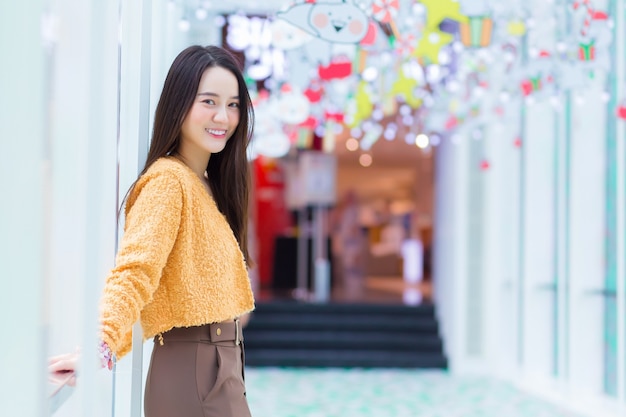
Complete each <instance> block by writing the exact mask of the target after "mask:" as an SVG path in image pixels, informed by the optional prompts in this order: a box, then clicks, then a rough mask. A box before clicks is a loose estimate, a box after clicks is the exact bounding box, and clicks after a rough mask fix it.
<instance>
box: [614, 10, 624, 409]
mask: <svg viewBox="0 0 626 417" xmlns="http://www.w3.org/2000/svg"><path fill="white" fill-rule="evenodd" d="M616 2H617V4H616V6H617V7H616V16H615V24H616V31H615V34H616V36H615V42H616V47H615V50H616V51H617V53H616V54H615V67H614V68H613V70H614V71H615V74H617V80H616V85H615V91H614V92H613V94H617V98H618V100H620V99H622V100H623V99H626V78H625V77H624V73H625V72H626V60H625V57H626V41H625V40H626V15H625V14H626V7H625V6H626V5H625V3H626V2H625V1H624V0H616ZM624 123H625V122H624V121H623V120H622V121H618V123H617V132H616V136H617V190H618V191H617V205H616V211H617V233H616V235H617V272H616V273H617V335H618V339H617V352H618V354H617V369H618V372H617V395H618V399H619V401H620V402H621V403H622V405H623V406H624V407H625V408H626V125H625V124H624Z"/></svg>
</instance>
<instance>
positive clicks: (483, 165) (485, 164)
mask: <svg viewBox="0 0 626 417" xmlns="http://www.w3.org/2000/svg"><path fill="white" fill-rule="evenodd" d="M490 167H491V164H490V163H489V161H487V160H486V159H483V160H482V161H481V162H480V170H481V171H487V170H488V169H489V168H490Z"/></svg>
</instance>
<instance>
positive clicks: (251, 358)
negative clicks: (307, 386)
mask: <svg viewBox="0 0 626 417" xmlns="http://www.w3.org/2000/svg"><path fill="white" fill-rule="evenodd" d="M447 365H448V364H447V361H446V359H445V357H444V356H443V355H441V354H435V353H432V354H431V353H427V354H426V353H422V354H416V353H402V352H388V351H365V352H349V351H343V352H342V351H330V350H329V351H319V350H281V349H272V350H263V349H262V350H254V351H248V350H246V366H248V367H256V366H263V367H267V366H276V367H311V368H319V367H323V368H332V367H341V368H351V367H359V368H421V369H429V368H430V369H446V368H447Z"/></svg>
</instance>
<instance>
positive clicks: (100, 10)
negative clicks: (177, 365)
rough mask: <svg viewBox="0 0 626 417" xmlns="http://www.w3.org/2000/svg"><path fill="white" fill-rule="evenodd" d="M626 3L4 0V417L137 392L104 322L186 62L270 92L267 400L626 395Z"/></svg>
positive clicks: (131, 363)
mask: <svg viewBox="0 0 626 417" xmlns="http://www.w3.org/2000/svg"><path fill="white" fill-rule="evenodd" d="M625 7H626V1H625V0H510V1H507V2H500V1H496V0H436V1H435V0H361V1H359V0H345V1H341V0H317V1H315V0H306V1H304V0H303V1H289V0H271V1H270V0H265V1H262V2H261V1H243V0H230V1H222V2H220V1H216V0H152V1H150V0H135V1H124V0H111V1H107V2H103V1H95V0H84V1H81V2H78V1H72V0H31V1H28V2H3V3H2V4H1V5H0V56H1V57H2V65H1V66H0V141H1V143H2V149H3V151H4V152H5V157H4V160H3V162H2V163H1V164H0V191H1V195H2V197H1V200H0V201H1V203H0V213H1V215H0V264H1V266H2V270H1V271H2V272H1V273H0V274H1V276H2V284H3V287H4V288H3V290H2V291H0V313H1V314H2V317H3V318H4V320H3V322H4V329H3V330H4V331H3V332H2V339H1V340H2V343H1V344H0V365H1V367H2V369H3V372H2V374H1V375H0V384H1V385H0V390H1V392H2V394H1V398H2V401H0V415H3V416H5V415H6V416H13V415H19V416H44V415H45V416H48V415H55V416H100V415H102V416H105V415H106V416H108V415H115V416H133V417H139V416H140V415H142V411H141V404H142V394H141V392H142V386H143V378H144V377H145V375H144V374H145V371H146V369H147V363H148V362H147V361H148V360H149V357H150V349H151V347H150V343H146V344H145V345H144V346H143V347H142V344H141V340H140V339H141V335H140V334H139V335H137V336H136V344H135V349H134V353H133V355H129V356H128V357H127V358H124V359H123V360H122V361H120V363H118V365H117V369H116V371H115V373H113V374H112V373H109V372H105V371H100V370H96V369H95V361H92V360H91V357H90V356H89V355H83V364H82V367H81V378H80V383H79V384H78V386H77V387H76V388H75V389H67V390H64V391H62V392H60V393H58V394H53V390H54V388H55V387H52V386H50V385H49V384H48V382H47V380H46V374H45V369H46V361H47V357H48V356H50V355H54V354H58V353H63V352H70V351H73V350H74V349H76V346H81V350H82V351H83V352H89V346H95V340H96V337H97V304H98V300H99V294H100V291H101V289H102V285H103V282H104V278H105V276H106V274H107V272H108V270H109V269H110V268H111V267H112V265H113V260H114V255H115V250H116V245H117V241H118V239H119V237H120V234H121V228H119V227H118V224H117V212H118V209H119V205H120V202H121V201H122V198H123V196H124V195H125V193H126V191H127V190H128V187H129V186H130V184H132V182H133V181H134V180H135V179H136V176H137V173H138V172H139V171H140V170H141V168H142V167H143V164H144V160H145V155H146V153H147V149H148V144H149V141H150V132H151V127H152V117H153V113H154V109H155V107H156V102H157V100H158V97H159V95H160V91H161V88H162V85H163V81H164V78H165V75H166V72H167V70H168V68H169V66H170V64H171V62H172V60H173V59H174V57H175V56H176V55H177V54H178V53H179V52H180V51H181V50H182V49H184V48H185V47H186V46H188V45H191V44H202V45H206V44H215V45H220V46H223V47H225V48H227V49H229V50H230V51H232V52H233V53H234V54H235V55H236V56H237V58H238V59H239V60H240V62H241V65H242V68H244V72H245V76H246V80H247V83H248V87H249V89H250V92H251V95H252V99H253V102H254V107H255V112H256V124H255V133H254V137H253V139H252V143H251V146H250V151H249V160H250V164H251V167H252V172H253V194H252V199H251V213H252V216H251V218H250V226H251V228H250V230H251V239H250V242H251V243H250V244H251V248H250V250H251V252H252V253H253V254H254V258H255V261H256V266H255V268H254V269H252V270H251V271H250V278H251V280H252V284H253V288H254V291H255V295H256V299H257V310H256V312H255V313H254V314H253V316H252V318H251V320H250V323H249V325H248V327H247V329H246V333H245V334H246V359H247V365H248V370H247V371H246V378H247V384H248V395H249V400H250V406H251V410H252V413H253V415H257V416H260V417H262V416H299V417H300V416H335V415H342V416H355V417H359V416H370V415H376V416H387V415H389V416H405V415H406V416H414V415H420V416H436V415H438V416H439V415H440V416H492V415H494V416H495V415H498V416H512V417H514V416H518V415H527V416H589V417H598V416H618V415H621V416H623V415H626V320H625V318H626V269H625V260H626V246H625V237H626V223H625V215H626V204H625V203H626V182H625V178H626V175H625V174H626V173H625V167H626V146H625V140H626V135H625V133H626V131H625V129H626V124H625V123H626V84H625V81H626V66H625V60H626V32H625V30H626V21H625V17H626V15H625Z"/></svg>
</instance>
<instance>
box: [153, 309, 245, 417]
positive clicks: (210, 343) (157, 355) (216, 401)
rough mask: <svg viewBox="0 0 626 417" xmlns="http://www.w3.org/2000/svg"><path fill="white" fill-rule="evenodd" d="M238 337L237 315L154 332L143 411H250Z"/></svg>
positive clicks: (232, 415)
mask: <svg viewBox="0 0 626 417" xmlns="http://www.w3.org/2000/svg"><path fill="white" fill-rule="evenodd" d="M242 341H243V337H242V334H241V326H240V324H239V321H238V320H237V321H231V322H223V323H214V324H207V325H204V326H198V327H188V328H174V329H172V330H170V331H168V332H166V333H163V334H162V336H157V337H155V338H154V349H153V351H152V359H151V361H150V369H149V371H148V377H147V381H146V392H145V397H144V407H145V415H146V417H250V409H249V408H248V401H247V399H246V389H245V386H244V368H243V367H244V362H245V358H244V348H243V343H242Z"/></svg>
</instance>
